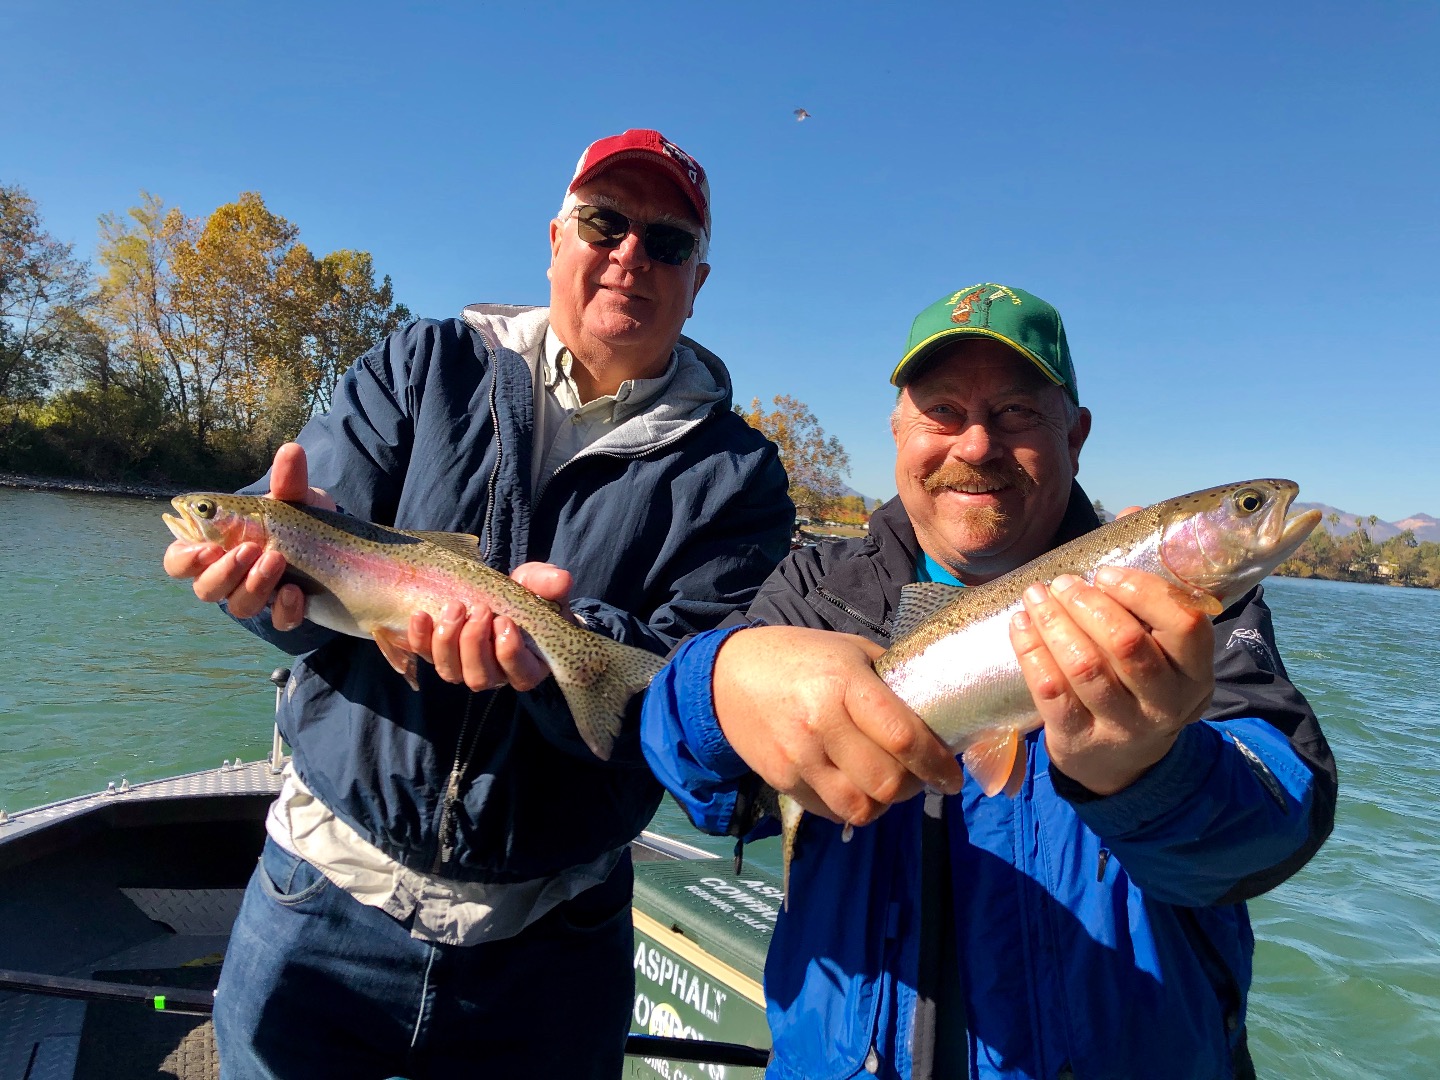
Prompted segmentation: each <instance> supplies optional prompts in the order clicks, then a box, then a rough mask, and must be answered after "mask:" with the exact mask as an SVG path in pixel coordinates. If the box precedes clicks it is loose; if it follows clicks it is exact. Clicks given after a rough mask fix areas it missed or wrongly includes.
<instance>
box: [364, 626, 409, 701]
mask: <svg viewBox="0 0 1440 1080" xmlns="http://www.w3.org/2000/svg"><path fill="white" fill-rule="evenodd" d="M371 636H372V637H373V638H374V639H375V644H376V645H378V646H380V652H381V653H382V654H384V656H385V659H386V660H388V661H389V662H390V666H391V667H392V668H394V669H395V670H396V671H398V672H399V673H400V674H401V675H403V676H404V677H405V681H406V682H407V683H409V684H410V689H411V690H419V689H420V676H419V674H418V671H419V667H420V665H419V662H418V661H417V659H416V656H415V650H414V649H412V648H410V639H409V638H407V637H406V636H405V635H403V634H397V633H395V631H393V630H391V629H390V628H389V627H386V626H377V627H375V629H374V630H372V631H371Z"/></svg>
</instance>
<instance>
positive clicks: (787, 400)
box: [735, 394, 850, 517]
mask: <svg viewBox="0 0 1440 1080" xmlns="http://www.w3.org/2000/svg"><path fill="white" fill-rule="evenodd" d="M772 403H773V404H774V406H775V408H774V410H773V411H771V412H766V411H765V410H764V409H763V408H761V406H760V399H759V398H753V399H751V402H750V408H749V410H748V411H747V410H744V409H741V408H740V407H739V406H738V405H737V406H736V408H735V411H736V412H738V413H739V414H740V415H741V417H743V418H744V420H745V422H746V423H747V424H749V425H750V426H751V427H753V428H756V429H758V430H759V431H760V432H762V433H763V434H764V435H765V437H766V438H767V439H769V440H770V441H771V442H773V443H774V444H775V445H776V446H778V447H779V448H780V461H781V463H782V464H784V466H785V472H786V473H787V474H788V475H789V477H790V499H791V501H793V502H794V503H795V507H796V509H797V510H799V511H800V513H801V514H804V515H806V516H810V517H814V516H817V515H819V514H820V512H821V511H822V510H824V509H825V508H826V507H828V506H829V505H831V504H832V503H834V502H835V501H836V500H838V499H839V498H840V496H841V495H843V494H844V491H845V481H844V476H845V475H846V474H847V473H848V472H849V471H850V455H849V454H847V453H846V452H845V448H844V447H843V446H841V445H840V440H839V439H836V438H834V437H833V436H827V435H826V434H825V431H824V429H823V428H821V426H820V423H819V421H817V420H816V419H815V416H814V414H813V413H811V412H810V409H809V407H808V406H807V405H806V404H805V403H804V402H802V401H798V400H796V399H795V398H793V397H791V396H790V395H788V394H779V395H776V397H775V398H774V399H773V402H772Z"/></svg>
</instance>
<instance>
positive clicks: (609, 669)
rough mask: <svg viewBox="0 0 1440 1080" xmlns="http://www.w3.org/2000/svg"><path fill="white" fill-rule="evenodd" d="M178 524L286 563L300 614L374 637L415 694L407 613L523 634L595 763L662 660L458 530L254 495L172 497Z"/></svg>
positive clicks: (197, 537) (188, 534)
mask: <svg viewBox="0 0 1440 1080" xmlns="http://www.w3.org/2000/svg"><path fill="white" fill-rule="evenodd" d="M171 505H172V506H174V508H175V510H176V511H177V512H178V515H179V516H178V517H175V516H172V515H170V514H165V515H164V518H165V524H166V525H167V526H168V527H169V529H170V531H171V532H172V533H174V534H175V536H176V537H177V538H178V539H181V540H190V541H209V542H211V543H217V544H220V545H221V546H222V547H224V548H226V549H227V550H229V549H231V548H234V547H236V546H237V545H239V544H241V543H244V542H246V541H253V542H254V543H257V544H259V545H261V547H263V548H267V549H269V550H271V551H278V552H279V553H280V554H281V555H283V556H284V557H285V561H286V562H287V563H288V564H289V570H288V571H287V572H286V580H287V581H290V582H294V583H295V584H297V585H299V586H300V588H301V589H302V590H303V591H304V592H305V594H306V601H305V615H306V618H308V619H310V620H311V621H312V622H316V623H319V624H320V625H321V626H326V627H329V628H330V629H332V630H336V631H339V632H340V633H342V634H349V635H352V636H354V637H360V638H370V639H373V640H374V642H375V644H376V645H378V646H379V647H380V651H381V653H383V654H384V656H385V659H386V660H387V661H389V663H390V666H391V667H393V668H394V669H395V670H396V671H398V672H399V673H400V674H401V675H403V676H404V677H405V681H406V682H408V683H409V684H410V687H411V689H416V690H418V689H419V686H420V684H419V681H418V679H417V677H416V670H417V663H416V655H415V653H414V652H413V651H412V650H411V648H410V644H409V640H408V630H409V625H410V616H411V615H412V614H413V613H414V612H417V611H426V612H429V613H430V616H431V617H432V618H434V619H436V620H438V619H439V618H440V612H441V611H442V610H443V609H444V607H445V605H446V603H448V602H449V601H451V600H458V601H459V602H460V603H462V604H464V605H465V607H466V609H467V611H473V610H474V609H475V606H476V605H477V604H482V605H484V606H485V607H488V608H489V609H490V610H491V611H493V612H494V613H495V614H497V615H504V616H506V617H508V618H510V619H512V620H514V622H515V624H516V625H517V626H519V627H520V629H521V630H523V631H524V632H525V636H526V638H527V639H528V640H529V641H530V642H531V643H533V644H534V646H535V649H536V651H537V652H538V653H539V654H540V655H541V656H543V657H544V658H545V662H546V663H547V664H549V665H550V671H551V673H552V674H553V675H554V676H555V681H556V682H557V683H559V684H560V689H561V691H562V692H563V693H564V695H565V701H566V702H567V703H568V704H569V706H570V712H571V714H572V715H573V716H574V718H575V726H576V728H577V729H578V730H579V732H580V736H581V737H582V738H583V739H584V740H585V745H586V746H588V747H589V748H590V750H591V751H592V752H593V753H594V754H595V756H596V757H598V758H600V759H602V760H607V759H608V758H609V757H610V751H611V749H612V747H613V746H614V743H615V738H616V736H617V735H619V733H620V723H621V719H622V717H623V716H624V713H625V705H626V702H628V701H629V700H630V697H631V695H633V694H635V693H637V692H638V691H640V690H643V689H644V688H645V687H646V685H647V684H648V683H649V682H650V679H651V678H652V677H653V676H654V675H655V673H656V672H657V671H659V670H660V668H661V667H662V666H663V661H662V660H661V659H660V658H659V657H658V656H655V655H653V654H651V653H648V652H646V651H645V650H643V649H637V648H634V647H633V646H630V645H622V644H620V643H619V642H617V641H613V640H611V639H610V638H607V637H605V636H603V635H601V634H597V633H594V632H593V631H590V630H586V629H584V628H583V627H580V626H577V625H575V624H574V623H572V622H570V621H569V620H567V619H566V618H564V617H563V616H562V615H561V614H560V612H559V609H558V608H557V607H556V606H555V605H554V604H552V603H550V602H549V601H548V600H544V599H542V598H541V597H539V596H536V595H535V594H534V593H532V592H531V591H530V590H529V589H526V588H525V587H524V586H523V585H521V584H519V583H518V582H516V581H515V580H514V579H512V578H509V577H506V576H505V575H504V574H502V573H500V572H498V571H496V570H493V569H491V568H490V567H489V566H487V565H485V563H484V562H483V561H482V560H481V558H480V553H479V543H480V541H479V539H478V538H477V537H475V536H470V535H468V534H463V533H442V532H406V531H403V530H400V529H388V528H386V527H384V526H383V525H374V524H371V523H369V522H364V521H357V520H356V519H354V518H350V517H346V516H345V515H344V514H337V513H332V512H331V511H328V510H320V509H317V508H315V507H306V506H296V505H294V504H292V503H284V502H278V501H276V500H275V499H263V498H259V497H257V496H253V495H224V494H212V493H208V492H207V493H197V494H191V495H178V496H176V497H175V498H174V499H173V500H171Z"/></svg>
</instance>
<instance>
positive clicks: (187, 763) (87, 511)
mask: <svg viewBox="0 0 1440 1080" xmlns="http://www.w3.org/2000/svg"><path fill="white" fill-rule="evenodd" d="M163 509H165V507H164V505H163V504H162V503H160V502H156V501H146V500H132V499H121V498H105V497H97V496H84V495H57V494H48V493H39V492H25V491H12V490H7V489H0V643H3V648H0V808H3V809H6V810H11V811H14V810H16V809H20V808H23V807H27V806H33V805H36V804H38V803H43V802H49V801H52V800H55V799H60V798H65V797H67V796H70V795H77V794H81V793H84V792H88V791H93V790H96V789H97V788H103V787H104V786H105V783H106V782H107V781H110V780H115V781H117V782H118V781H119V780H120V779H121V778H122V777H124V778H127V779H129V780H130V781H131V782H132V783H133V782H135V781H137V780H146V779H153V778H155V777H160V776H167V775H171V774H173V773H177V772H186V771H190V770H194V769H201V768H208V767H212V766H215V765H219V764H220V762H221V761H222V760H223V759H226V758H235V757H237V756H239V757H242V758H244V759H245V760H247V761H249V760H253V759H255V758H259V757H263V756H264V755H266V754H267V753H268V752H269V749H270V736H271V715H272V704H273V690H272V688H271V686H270V684H269V683H268V682H266V677H267V676H268V675H269V673H270V671H271V670H272V669H273V668H275V667H276V666H278V665H281V664H283V663H284V662H285V657H284V656H283V655H282V654H280V653H277V652H276V651H274V650H273V649H271V648H269V647H268V646H266V645H263V644H261V643H260V642H258V641H256V640H255V639H254V638H252V637H251V636H250V635H249V634H247V633H245V632H244V631H242V630H240V629H239V628H238V627H236V626H235V625H234V624H232V623H231V622H230V621H229V620H228V619H225V618H224V617H223V616H221V615H220V614H219V613H218V612H216V611H213V610H210V609H207V608H206V607H205V606H203V605H201V604H200V603H198V602H196V601H195V599H194V598H193V596H192V595H191V594H190V592H189V590H188V586H186V585H183V584H180V583H177V582H173V581H171V580H169V579H168V578H167V577H166V576H165V574H164V572H163V571H162V570H161V568H160V556H161V552H162V551H163V550H164V547H165V545H166V544H167V543H168V542H169V540H170V534H169V533H168V532H166V530H165V527H164V525H163V524H162V523H161V521H160V514H161V512H162V510H163ZM1267 590H1268V598H1269V600H1270V604H1271V607H1272V608H1273V609H1274V610H1275V614H1276V625H1277V632H1278V636H1279V639H1280V645H1281V651H1282V653H1283V654H1284V656H1285V659H1286V663H1287V665H1288V666H1289V668H1290V673H1291V675H1292V677H1293V678H1294V680H1295V682H1296V683H1297V684H1298V685H1299V686H1300V687H1301V688H1302V689H1303V690H1304V691H1305V692H1306V693H1307V694H1308V695H1309V697H1310V699H1311V701H1312V702H1313V703H1314V705H1315V707H1316V710H1317V711H1318V712H1319V714H1320V717H1321V721H1322V723H1323V724H1324V727H1325V731H1326V734H1327V735H1328V736H1329V739H1330V742H1331V744H1332V746H1333V747H1334V750H1335V755H1336V758H1337V759H1338V761H1339V763H1340V781H1341V802H1340V812H1339V815H1338V821H1337V824H1336V828H1335V834H1334V836H1333V837H1332V838H1331V839H1330V841H1329V843H1328V844H1326V846H1325V847H1324V848H1323V849H1322V850H1321V852H1320V854H1319V855H1318V856H1317V857H1316V858H1315V859H1314V860H1313V861H1312V862H1311V864H1310V865H1309V866H1308V867H1306V868H1305V869H1304V870H1303V871H1302V872H1301V873H1300V874H1299V875H1297V876H1296V877H1295V878H1293V879H1292V880H1291V881H1289V882H1287V883H1286V884H1285V885H1283V886H1281V887H1280V888H1279V889H1276V890H1275V891H1274V892H1272V893H1270V894H1269V895H1267V896H1265V897H1262V898H1261V899H1260V900H1257V901H1255V902H1254V903H1252V904H1251V914H1252V918H1253V920H1254V923H1255V933H1256V937H1257V939H1258V945H1257V951H1256V959H1255V970H1256V976H1255V988H1254V991H1253V992H1252V995H1251V1044H1252V1047H1253V1048H1254V1051H1255V1056H1256V1061H1257V1064H1258V1066H1259V1068H1260V1072H1261V1075H1262V1076H1271V1077H1323V1078H1334V1080H1353V1078H1356V1077H1423V1076H1431V1075H1437V1074H1440V724H1437V722H1436V721H1437V719H1440V717H1437V713H1440V710H1437V707H1436V704H1435V702H1436V695H1435V689H1434V687H1435V681H1436V678H1437V675H1440V592H1430V591H1421V590H1410V589H1395V588H1385V587H1383V586H1367V585H1345V584H1339V583H1335V582H1318V581H1291V580H1272V581H1271V582H1270V583H1269V584H1268V585H1267ZM656 826H657V828H659V829H660V830H661V831H664V832H670V833H675V834H677V835H683V836H685V837H687V838H690V839H697V840H701V841H702V842H704V841H703V838H699V837H697V835H696V834H695V833H694V832H693V831H692V830H690V829H689V827H688V825H686V823H685V822H684V821H683V819H682V818H681V817H680V815H679V812H678V811H677V810H675V808H674V804H673V803H670V802H668V801H667V802H666V804H665V805H664V806H662V807H661V810H660V814H659V816H658V817H657V819H656ZM708 846H710V847H711V849H712V850H715V851H728V848H729V845H728V844H727V843H725V842H723V841H709V842H708ZM747 857H748V858H750V859H752V860H754V861H756V862H759V863H761V864H762V865H765V866H767V868H769V869H772V870H774V869H778V866H777V863H778V859H777V858H776V854H775V851H774V849H773V846H769V845H768V844H762V845H757V846H756V847H754V848H751V849H750V850H749V853H748V855H747Z"/></svg>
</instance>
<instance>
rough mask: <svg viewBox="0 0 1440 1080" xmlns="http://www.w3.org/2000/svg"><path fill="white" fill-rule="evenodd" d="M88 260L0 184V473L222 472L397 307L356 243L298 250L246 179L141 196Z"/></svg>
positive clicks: (304, 401) (250, 471) (267, 440)
mask: <svg viewBox="0 0 1440 1080" xmlns="http://www.w3.org/2000/svg"><path fill="white" fill-rule="evenodd" d="M96 263H97V264H98V265H97V266H94V267H92V266H91V265H88V264H86V263H84V262H82V261H81V260H79V259H77V258H76V257H75V256H74V253H73V249H72V246H71V245H69V244H64V243H62V242H60V241H59V240H57V239H55V238H54V237H53V236H51V235H50V234H49V233H48V232H46V230H45V228H44V226H43V224H42V222H41V219H40V214H39V210H38V208H37V207H36V204H35V202H34V201H33V200H32V199H31V198H30V197H29V195H28V194H26V192H25V191H23V190H22V189H20V188H19V187H15V186H4V185H0V471H7V472H11V473H22V474H27V475H32V476H48V477H68V478H74V479H78V480H86V481H97V482H109V483H116V482H119V483H125V482H132V483H136V484H146V483H149V484H160V485H165V484H182V485H183V484H188V483H195V484H202V485H204V486H209V487H217V486H219V487H235V486H238V485H239V484H241V483H246V482H248V481H250V480H253V479H254V478H255V477H256V476H258V475H260V473H262V472H264V470H265V469H266V468H267V467H268V466H269V462H270V458H271V456H272V455H273V453H274V450H275V448H276V447H277V446H278V445H279V444H280V443H282V442H284V441H285V440H286V439H288V438H291V437H293V436H294V434H295V433H296V432H297V431H299V429H300V427H301V426H302V425H303V424H304V422H305V421H306V420H307V419H309V418H310V417H311V416H312V415H314V414H315V413H317V412H321V411H324V410H325V409H326V408H327V407H328V406H329V395H330V391H331V390H332V389H333V387H334V386H335V383H336V380H337V379H338V378H339V377H340V374H341V373H342V372H343V371H344V370H345V368H346V367H347V366H348V365H349V364H350V363H351V362H352V361H353V360H354V359H355V358H356V357H358V356H359V355H360V354H361V353H362V352H363V351H364V350H365V349H366V348H368V347H369V346H370V345H371V344H373V343H374V342H375V341H377V340H379V339H380V338H381V337H383V336H384V335H385V334H386V333H388V332H390V331H391V330H393V329H395V328H397V327H398V326H400V325H402V324H403V323H404V322H406V321H408V319H409V318H410V313H409V311H408V310H407V309H406V307H405V305H403V304H399V303H397V302H396V301H395V299H394V295H393V290H392V287H391V283H390V278H389V277H388V276H384V277H381V278H380V279H379V280H378V281H377V279H376V273H375V268H374V266H373V262H372V260H371V257H370V254H369V253H368V252H363V251H352V250H341V251H335V252H331V253H329V254H325V255H318V254H315V253H312V252H311V251H310V250H309V248H307V247H306V246H305V245H304V244H303V243H301V242H300V240H299V229H298V228H297V227H296V226H295V225H293V224H292V223H290V222H289V221H286V220H285V219H284V218H283V217H281V216H279V215H278V214H275V213H274V212H273V211H271V210H270V209H269V208H268V207H266V205H265V202H264V200H263V199H262V198H261V196H260V195H259V194H257V193H255V192H246V193H244V194H242V195H241V196H240V198H239V199H237V200H236V201H235V202H233V203H227V204H226V205H224V206H221V207H219V208H218V209H217V210H215V211H214V212H213V213H212V214H210V215H209V216H208V217H204V218H192V217H188V216H186V215H185V214H184V213H183V212H182V211H181V210H180V209H179V208H177V207H166V206H165V205H164V204H163V202H162V201H161V200H160V199H159V198H157V197H155V196H153V195H144V196H143V197H142V200H141V202H140V205H138V206H134V207H131V208H130V209H129V210H127V211H126V212H125V213H123V214H107V215H105V216H104V217H102V218H101V219H100V242H99V246H98V248H97V252H96Z"/></svg>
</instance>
